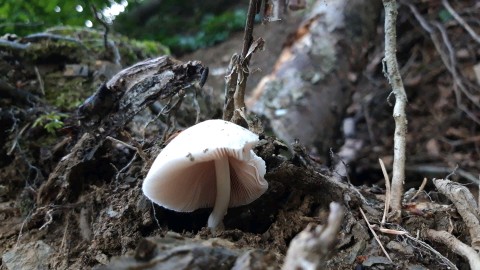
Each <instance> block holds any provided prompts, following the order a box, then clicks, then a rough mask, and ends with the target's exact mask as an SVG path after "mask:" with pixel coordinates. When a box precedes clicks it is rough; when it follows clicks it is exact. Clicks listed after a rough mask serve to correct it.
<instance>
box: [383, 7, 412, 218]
mask: <svg viewBox="0 0 480 270" xmlns="http://www.w3.org/2000/svg"><path fill="white" fill-rule="evenodd" d="M383 6H384V9H385V58H384V62H385V66H386V70H385V75H386V76H387V78H388V81H389V83H390V85H391V86H392V92H393V93H394V94H395V106H394V108H393V118H394V119H395V132H394V137H393V142H394V146H393V170H392V173H393V175H392V188H391V190H392V200H391V211H392V217H393V218H394V219H395V220H397V221H399V220H400V217H401V211H402V195H403V185H404V181H405V159H406V155H405V147H406V133H407V116H406V113H405V107H406V104H407V94H406V93H405V88H404V87H403V82H402V77H401V75H400V72H399V69H398V61H397V56H396V50H397V48H396V47H397V40H396V38H397V30H396V21H397V13H398V12H397V1H395V0H383Z"/></svg>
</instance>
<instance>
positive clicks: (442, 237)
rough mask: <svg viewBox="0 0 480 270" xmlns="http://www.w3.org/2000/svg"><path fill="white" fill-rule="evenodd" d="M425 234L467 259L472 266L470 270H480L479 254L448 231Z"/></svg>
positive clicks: (430, 231) (428, 231)
mask: <svg viewBox="0 0 480 270" xmlns="http://www.w3.org/2000/svg"><path fill="white" fill-rule="evenodd" d="M425 234H426V236H427V237H428V238H430V239H431V240H433V241H435V242H439V243H442V244H444V245H446V246H447V247H448V248H450V249H451V250H452V251H453V252H455V253H457V254H458V255H460V256H463V257H465V258H467V260H468V263H469V264H470V269H472V270H480V256H479V255H478V253H477V252H476V251H475V250H474V249H473V248H471V247H469V246H468V245H466V244H464V243H462V242H461V241H460V240H458V239H457V238H455V236H453V235H451V234H450V233H448V232H446V231H436V230H432V229H429V230H427V231H426V232H425Z"/></svg>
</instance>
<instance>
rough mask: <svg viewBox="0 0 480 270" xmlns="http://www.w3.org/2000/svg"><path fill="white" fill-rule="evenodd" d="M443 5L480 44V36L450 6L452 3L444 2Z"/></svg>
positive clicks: (443, 0)
mask: <svg viewBox="0 0 480 270" xmlns="http://www.w3.org/2000/svg"><path fill="white" fill-rule="evenodd" d="M442 5H443V6H444V7H445V9H446V10H447V11H448V12H449V13H450V14H451V15H452V16H453V18H455V20H457V22H458V23H459V24H460V25H461V26H462V27H463V28H464V29H465V30H466V31H467V32H468V34H470V36H471V37H472V38H473V39H474V40H475V41H476V42H477V43H480V36H478V35H477V33H475V31H474V30H473V29H472V27H470V25H469V24H468V23H467V22H466V21H465V20H464V19H463V18H462V17H461V16H460V15H458V13H457V12H456V11H455V9H453V8H452V6H450V3H449V2H448V1H447V0H442Z"/></svg>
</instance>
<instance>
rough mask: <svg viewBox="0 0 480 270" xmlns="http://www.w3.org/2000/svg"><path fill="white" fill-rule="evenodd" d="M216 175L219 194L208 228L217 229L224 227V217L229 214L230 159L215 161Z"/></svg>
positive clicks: (224, 158)
mask: <svg viewBox="0 0 480 270" xmlns="http://www.w3.org/2000/svg"><path fill="white" fill-rule="evenodd" d="M215 174H216V181H217V194H216V198H215V205H214V206H213V211H212V213H211V214H210V216H209V217H208V227H209V228H212V229H215V228H217V227H219V226H220V225H222V221H223V217H224V216H225V214H227V209H228V205H229V204H230V166H229V163H228V157H223V158H218V159H215Z"/></svg>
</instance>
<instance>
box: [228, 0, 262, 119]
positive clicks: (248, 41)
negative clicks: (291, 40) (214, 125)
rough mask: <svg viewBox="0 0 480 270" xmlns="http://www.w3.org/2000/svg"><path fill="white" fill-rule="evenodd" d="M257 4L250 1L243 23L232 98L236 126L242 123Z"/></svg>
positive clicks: (253, 0) (256, 1) (254, 0)
mask: <svg viewBox="0 0 480 270" xmlns="http://www.w3.org/2000/svg"><path fill="white" fill-rule="evenodd" d="M258 4H259V1H258V0H250V4H249V6H248V13H247V21H246V23H245V34H244V37H243V50H242V57H241V61H240V62H241V63H240V68H239V69H238V79H237V87H236V89H235V94H234V98H233V104H234V107H235V111H236V112H237V113H236V114H235V111H234V115H233V118H232V122H234V123H237V124H239V123H241V122H242V121H241V120H242V118H243V115H242V113H243V112H244V110H245V88H246V86H247V78H248V75H249V70H248V64H249V62H250V58H251V54H250V55H249V54H248V52H249V50H250V46H251V45H252V42H253V25H254V22H255V14H256V13H257V10H258ZM244 121H246V119H244Z"/></svg>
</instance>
